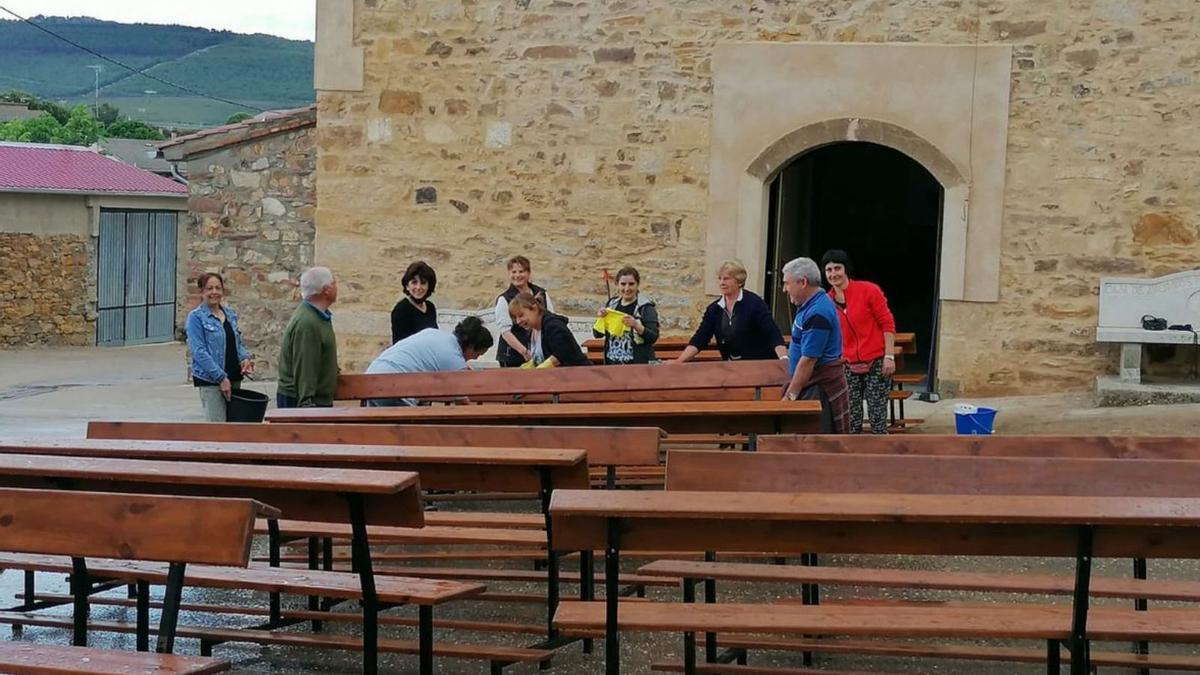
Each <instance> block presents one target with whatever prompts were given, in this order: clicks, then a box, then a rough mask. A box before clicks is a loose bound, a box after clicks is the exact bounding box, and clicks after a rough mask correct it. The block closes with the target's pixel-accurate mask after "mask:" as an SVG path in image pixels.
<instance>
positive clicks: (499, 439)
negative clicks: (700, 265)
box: [87, 421, 664, 524]
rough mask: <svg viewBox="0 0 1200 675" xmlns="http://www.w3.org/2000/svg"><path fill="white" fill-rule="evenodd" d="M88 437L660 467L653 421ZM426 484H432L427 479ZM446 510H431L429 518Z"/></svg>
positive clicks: (200, 427) (241, 429)
mask: <svg viewBox="0 0 1200 675" xmlns="http://www.w3.org/2000/svg"><path fill="white" fill-rule="evenodd" d="M87 435H88V438H94V439H104V438H107V439H129V440H148V441H154V440H161V441H217V442H223V441H224V442H238V443H324V444H348V445H420V446H466V447H486V448H580V449H582V450H584V451H586V452H587V459H588V465H589V466H590V467H595V468H596V470H597V471H602V472H603V473H604V477H605V480H606V482H607V484H608V486H609V487H614V486H615V484H616V478H617V473H618V471H619V470H620V469H621V468H623V467H658V466H660V460H659V440H660V438H661V437H662V436H663V435H664V433H663V431H662V430H661V429H656V428H652V427H592V426H587V427H580V426H574V427H564V426H555V427H546V426H542V427H529V426H480V425H434V424H238V423H227V424H221V423H210V422H190V423H189V422H96V421H93V422H89V423H88V431H87ZM425 486H426V487H432V486H430V485H429V484H428V482H427V481H426V482H425ZM443 515H448V514H438V513H427V514H426V518H427V519H430V518H433V519H434V520H433V521H430V524H440V523H436V522H435V521H436V519H437V518H438V517H441V516H443Z"/></svg>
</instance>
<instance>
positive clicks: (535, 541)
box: [254, 520, 546, 557]
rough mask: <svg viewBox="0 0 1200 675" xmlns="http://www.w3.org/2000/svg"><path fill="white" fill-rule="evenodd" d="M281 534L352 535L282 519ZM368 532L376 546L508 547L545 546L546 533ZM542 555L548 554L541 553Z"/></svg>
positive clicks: (259, 527)
mask: <svg viewBox="0 0 1200 675" xmlns="http://www.w3.org/2000/svg"><path fill="white" fill-rule="evenodd" d="M278 522H279V534H280V535H282V536H283V537H285V538H287V537H295V538H300V537H328V538H331V539H344V540H348V539H350V538H351V537H352V536H353V531H352V530H351V528H350V526H349V525H337V524H332V523H318V522H314V521H303V520H280V521H278ZM254 531H255V533H256V534H268V533H269V531H270V525H269V524H268V523H267V522H266V521H262V520H260V521H259V522H258V523H257V524H256V525H255V528H254ZM367 535H368V536H369V537H370V538H371V542H372V543H373V544H377V545H391V544H410V545H411V544H431V545H438V546H441V545H447V544H506V545H508V546H516V547H529V548H537V549H543V548H545V547H546V533H545V532H544V531H542V530H531V529H512V530H501V529H496V528H485V527H437V526H428V525H427V526H425V527H375V526H373V527H368V528H367ZM542 555H543V557H544V556H545V554H544V553H543V554H542Z"/></svg>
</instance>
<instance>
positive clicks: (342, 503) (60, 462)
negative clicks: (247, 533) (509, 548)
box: [0, 443, 432, 672]
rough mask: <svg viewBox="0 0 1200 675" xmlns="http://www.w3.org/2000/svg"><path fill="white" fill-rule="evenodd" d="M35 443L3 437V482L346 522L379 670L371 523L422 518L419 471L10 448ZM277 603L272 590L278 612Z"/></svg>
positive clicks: (425, 659)
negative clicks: (262, 508)
mask: <svg viewBox="0 0 1200 675" xmlns="http://www.w3.org/2000/svg"><path fill="white" fill-rule="evenodd" d="M35 448H36V444H28V445H21V444H16V443H3V444H0V487H20V488H43V489H57V490H92V491H96V492H131V493H151V494H170V495H193V496H201V497H242V498H249V499H255V500H258V501H260V502H264V503H267V504H271V505H272V506H275V507H278V508H280V509H281V510H282V511H283V513H284V514H285V515H286V516H287V517H289V518H302V519H307V520H317V521H321V522H338V523H345V522H349V523H350V525H351V528H352V532H353V537H352V539H351V554H352V556H353V558H354V569H355V570H356V571H357V572H358V575H359V579H360V580H361V582H362V586H363V598H364V599H363V603H362V604H363V663H364V668H365V669H366V670H368V671H371V672H374V671H373V667H374V664H375V663H376V662H377V660H378V609H379V607H378V602H377V601H376V593H375V572H374V567H373V564H372V562H371V549H370V542H369V541H368V539H367V525H368V524H370V525H392V526H398V527H422V526H423V525H424V523H425V519H424V510H423V508H422V504H421V494H420V492H421V490H420V484H419V482H418V478H417V474H415V473H412V472H409V471H368V470H352V469H326V468H316V467H298V466H261V467H255V466H250V465H246V464H217V463H200V462H180V461H153V460H139V459H111V458H94V457H63V456H55V455H37V454H13V453H21V452H28V451H30V450H33V449H35ZM271 522H276V521H274V520H272V521H271ZM271 535H272V536H271V539H272V549H273V550H277V549H278V541H279V536H278V527H272V532H271ZM273 562H274V561H273ZM27 581H28V577H27ZM28 585H32V584H31V583H29V584H28ZM277 605H278V599H277V597H275V596H273V597H272V610H273V611H272V616H273V617H274V616H275V615H276V612H275V611H274V610H275V609H276V607H277ZM421 612H422V617H425V615H426V614H427V613H429V616H430V617H432V614H431V613H430V612H431V608H427V607H425V606H422V607H421ZM429 621H432V619H431V618H430V619H429ZM426 663H432V652H431V651H429V652H428V653H426V650H423V651H422V664H423V667H424V664H426Z"/></svg>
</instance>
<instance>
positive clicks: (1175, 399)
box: [1096, 375, 1200, 408]
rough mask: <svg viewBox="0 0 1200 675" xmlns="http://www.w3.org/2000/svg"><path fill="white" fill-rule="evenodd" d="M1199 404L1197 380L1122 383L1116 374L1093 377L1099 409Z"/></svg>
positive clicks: (1199, 381) (1199, 386)
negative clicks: (1162, 404)
mask: <svg viewBox="0 0 1200 675" xmlns="http://www.w3.org/2000/svg"><path fill="white" fill-rule="evenodd" d="M1160 403H1200V380H1196V379H1187V380H1185V379H1178V380H1163V381H1159V382H1142V383H1136V382H1123V381H1121V379H1120V378H1118V377H1117V376H1116V375H1101V376H1099V377H1097V378H1096V405H1098V406H1100V407H1101V408H1117V407H1125V406H1139V405H1154V404H1160Z"/></svg>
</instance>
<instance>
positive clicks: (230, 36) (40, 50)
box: [0, 17, 314, 127]
mask: <svg viewBox="0 0 1200 675" xmlns="http://www.w3.org/2000/svg"><path fill="white" fill-rule="evenodd" d="M34 21H36V22H37V23H39V24H41V25H43V26H45V27H47V28H49V29H50V30H52V31H54V32H55V33H58V34H60V35H62V36H64V37H66V38H69V39H70V40H72V41H74V42H77V43H79V44H81V45H84V46H86V47H89V48H90V49H93V50H95V51H97V52H100V53H101V54H104V55H106V56H110V57H112V58H114V59H117V60H118V61H122V62H124V63H127V64H129V65H131V66H134V67H136V68H145V69H146V72H147V73H150V74H153V75H154V76H156V77H159V78H162V79H164V80H167V81H169V82H174V83H177V84H180V85H183V86H186V87H189V88H191V89H194V90H196V91H199V92H203V93H206V94H211V95H214V96H218V97H220V98H225V99H230V100H233V101H238V102H240V103H244V104H246V107H241V106H233V105H227V104H223V103H219V102H216V101H212V100H209V99H205V98H203V97H197V96H194V95H192V94H190V93H188V92H185V91H180V90H178V89H175V88H173V87H169V86H167V85H164V84H162V83H161V82H156V81H154V80H152V79H150V78H148V77H145V76H143V75H138V74H132V73H130V72H129V71H127V70H124V69H122V68H120V67H118V66H116V65H114V64H111V63H106V62H103V61H101V60H99V59H97V58H96V57H94V56H92V55H91V54H88V53H86V52H83V51H81V50H79V49H76V48H75V47H73V46H71V45H69V44H67V43H65V42H62V41H60V40H57V39H55V38H53V37H52V36H50V35H47V34H45V33H43V32H41V31H39V30H37V29H36V28H34V27H32V26H29V25H27V24H25V23H22V22H20V21H5V20H0V64H3V65H2V66H0V91H5V90H9V89H16V90H20V91H26V92H29V93H32V94H36V95H38V96H41V97H44V98H48V99H52V100H56V101H59V102H62V103H64V104H66V105H74V104H75V103H91V101H92V96H93V86H94V83H95V79H94V78H95V75H94V73H93V71H92V70H91V69H89V68H88V67H87V66H89V65H91V64H97V63H99V64H101V65H102V66H103V67H104V70H103V71H102V72H101V74H100V101H101V102H109V103H112V104H113V105H116V106H118V107H120V108H121V111H122V112H123V113H125V114H127V115H130V116H131V117H134V118H135V119H141V120H143V121H146V122H149V123H152V124H167V125H173V126H183V127H188V126H211V125H214V124H220V123H222V122H223V121H224V120H225V119H226V118H227V117H228V116H229V115H230V114H232V113H234V112H238V111H239V110H248V111H251V110H250V106H254V107H259V108H266V109H274V108H292V107H298V106H302V105H306V104H308V103H311V102H312V101H313V98H314V93H313V89H312V59H313V44H312V43H311V42H305V41H298V40H285V39H283V38H278V37H274V36H270V35H240V34H237V33H231V32H228V31H214V30H207V29H204V28H191V27H187V26H159V25H151V24H121V23H115V22H111V21H98V20H95V19H88V18H61V17H35V18H34Z"/></svg>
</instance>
